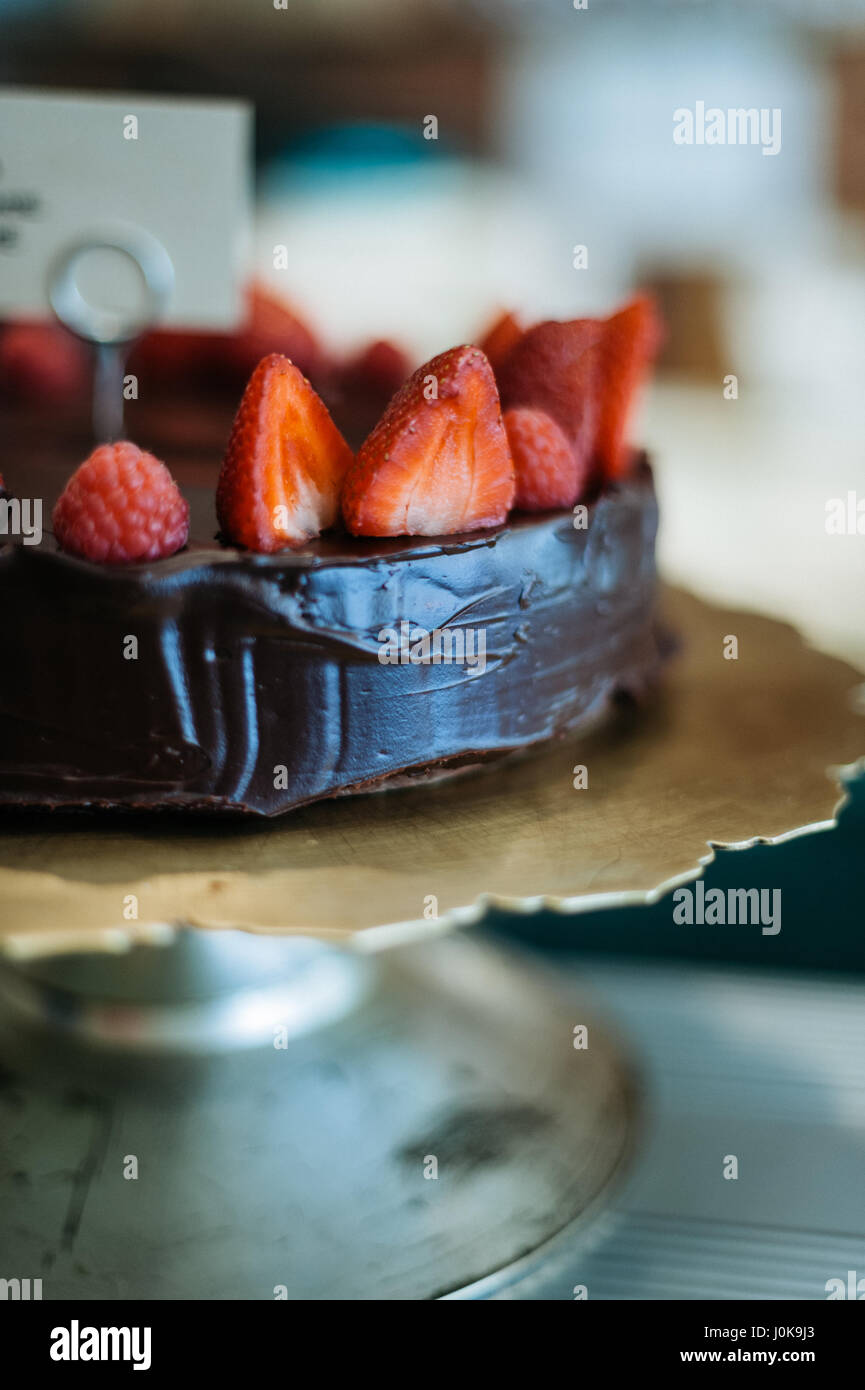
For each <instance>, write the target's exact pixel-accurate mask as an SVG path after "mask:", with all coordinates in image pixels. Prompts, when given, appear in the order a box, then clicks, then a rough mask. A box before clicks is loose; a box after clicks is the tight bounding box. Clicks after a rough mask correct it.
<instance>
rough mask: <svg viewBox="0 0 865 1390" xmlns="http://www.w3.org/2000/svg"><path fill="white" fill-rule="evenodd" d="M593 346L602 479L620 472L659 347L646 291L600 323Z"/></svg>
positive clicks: (658, 332)
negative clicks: (600, 330) (637, 403)
mask: <svg viewBox="0 0 865 1390" xmlns="http://www.w3.org/2000/svg"><path fill="white" fill-rule="evenodd" d="M602 328H603V333H602V336H601V341H600V345H599V347H598V391H599V395H598V401H599V412H598V422H597V430H596V434H595V457H596V459H597V461H598V463H599V465H600V467H601V469H602V471H603V474H604V476H605V477H607V478H617V477H620V476H621V475H622V473H625V472H626V471H627V469H628V466H629V464H630V461H631V450H630V449H629V448H628V447H627V443H628V437H627V431H628V425H629V423H630V420H631V415H632V412H633V407H634V404H635V401H636V398H637V396H638V394H639V390H640V387H641V386H642V385H643V382H644V381H645V379H646V377H647V376H648V374H649V371H650V369H651V365H652V362H653V360H654V357H655V354H656V353H657V351H658V348H659V347H660V345H661V339H662V329H661V322H660V319H659V318H658V314H657V310H656V309H655V305H654V301H653V300H652V299H650V298H649V296H648V295H638V296H637V297H636V298H635V299H633V300H631V302H630V303H629V304H626V305H625V307H624V309H620V310H619V312H618V313H617V314H613V315H612V317H611V318H608V319H607V320H606V321H605V322H604V323H603V325H602Z"/></svg>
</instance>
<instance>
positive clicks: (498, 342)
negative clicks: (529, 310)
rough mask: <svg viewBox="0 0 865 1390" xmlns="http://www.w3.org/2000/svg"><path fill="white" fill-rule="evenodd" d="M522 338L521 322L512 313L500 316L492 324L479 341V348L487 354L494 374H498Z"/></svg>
mask: <svg viewBox="0 0 865 1390" xmlns="http://www.w3.org/2000/svg"><path fill="white" fill-rule="evenodd" d="M522 336H523V330H522V328H521V327H520V324H519V321H518V320H517V318H516V315H514V314H512V313H510V312H506V313H504V314H500V315H499V317H498V318H497V319H494V321H493V322H492V323H491V324H490V326H489V328H488V329H487V330H486V332H485V333H484V334H483V335H482V337H481V338H480V339H479V341H478V347H479V348H480V350H481V352H484V353H486V355H487V357H488V358H489V361H490V366H491V367H492V369H493V371H494V372H498V370H499V367H500V366H501V365H502V363H503V362H504V360H505V358H506V357H507V355H508V353H509V352H510V350H511V348H512V347H514V345H515V344H516V343H517V342H519V340H520V338H521V337H522Z"/></svg>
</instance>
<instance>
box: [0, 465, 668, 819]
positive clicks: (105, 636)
mask: <svg viewBox="0 0 865 1390" xmlns="http://www.w3.org/2000/svg"><path fill="white" fill-rule="evenodd" d="M174 471H175V473H176V476H177V478H178V482H179V483H180V485H181V488H182V489H183V490H184V491H185V492H187V493H188V494H189V495H191V494H192V493H194V492H195V490H196V487H197V486H200V485H201V483H202V482H203V480H202V478H201V477H200V473H199V474H197V475H196V476H195V477H190V478H189V479H185V478H184V474H183V469H182V468H175V469H174ZM40 481H42V482H45V483H46V486H45V488H44V495H45V510H46V515H50V504H51V501H52V500H53V498H52V497H51V496H49V495H47V494H48V493H50V491H51V488H52V486H53V487H54V491H55V493H56V490H57V486H56V484H57V482H58V481H59V482H60V485H62V479H60V480H57V479H55V480H54V484H52V483H50V482H47V480H45V479H41V480H40V478H39V475H38V472H36V471H34V473H33V474H32V475H30V476H27V475H26V474H25V476H24V477H22V476H21V475H20V473H19V475H17V476H12V470H10V477H9V478H8V479H7V482H8V483H9V485H10V488H11V490H12V491H13V492H14V493H15V494H16V495H18V496H22V495H32V491H30V492H28V488H30V489H32V488H33V486H34V483H35V484H36V485H38V484H39V483H40ZM207 490H208V492H209V491H210V489H209V488H208V489H207ZM192 500H193V528H194V529H193V535H196V534H197V535H199V536H201V535H206V533H207V523H204V527H203V528H202V527H199V529H198V530H197V531H196V529H195V517H196V503H195V498H194V497H193V499H192ZM580 519H581V518H579V517H578V518H576V520H577V521H579V520H580ZM583 519H584V520H585V523H586V524H585V526H578V525H575V518H574V517H572V516H571V515H570V514H569V513H566V512H565V513H563V512H556V513H550V514H544V515H538V516H519V515H517V516H515V517H513V518H512V519H511V520H510V521H509V522H508V523H507V524H506V525H505V526H502V527H500V528H499V529H497V530H494V531H487V532H475V533H473V534H471V535H467V536H453V537H446V538H442V539H438V540H430V539H426V538H417V539H407V538H400V539H397V540H358V539H355V538H352V537H344V536H335V535H334V536H328V537H322V538H321V539H319V540H317V541H315V542H312V543H310V544H309V545H308V546H306V547H304V548H303V549H302V550H300V551H294V552H286V553H283V554H280V555H275V556H257V555H250V554H247V553H244V552H241V551H237V550H233V549H228V548H225V547H221V546H219V545H218V544H217V543H215V542H214V541H212V540H209V539H205V540H201V539H199V540H195V541H193V542H192V543H191V544H190V546H189V548H188V549H187V550H185V551H184V552H182V553H181V554H179V555H177V556H174V557H173V558H172V559H170V560H163V561H160V562H159V563H157V564H151V565H137V566H130V567H128V568H123V569H120V568H113V569H112V568H108V567H103V566H98V565H94V564H90V563H89V562H87V561H82V560H79V559H77V558H75V557H72V556H69V555H65V554H63V553H61V552H60V551H59V550H58V549H57V547H56V545H55V544H54V542H53V538H51V537H50V536H46V537H45V538H44V539H43V541H42V543H41V544H39V545H32V546H28V545H23V544H19V543H14V544H7V545H5V546H4V547H3V548H2V549H0V604H2V612H3V614H4V631H3V652H2V671H0V724H2V739H0V805H7V806H9V805H14V806H28V805H29V806H41V807H55V808H56V807H75V806H77V807H82V806H84V807H94V806H101V807H112V808H129V809H136V810H142V809H149V808H153V809H164V808H181V809H187V810H193V809H194V810H201V809H207V810H228V811H239V812H250V813H254V814H258V815H265V816H273V815H278V814H280V813H282V812H284V811H288V810H290V809H292V808H294V807H297V806H301V805H304V804H306V803H308V802H312V801H316V800H318V799H320V798H323V797H331V796H336V795H340V794H347V793H351V792H356V791H370V790H374V789H377V788H381V787H386V786H391V785H398V784H400V783H404V782H405V781H406V780H407V779H408V780H411V782H412V783H415V782H416V781H417V779H418V778H421V777H423V776H442V775H448V774H451V773H455V772H457V771H460V770H465V768H466V766H469V765H473V764H477V763H479V762H486V761H487V760H489V759H491V758H495V757H497V756H501V755H504V754H507V753H511V752H513V751H515V750H521V749H526V748H530V747H531V746H532V745H534V744H538V743H541V742H544V741H546V740H548V739H551V738H555V737H556V736H558V735H563V734H566V733H570V732H572V731H574V730H575V729H579V728H581V727H582V726H583V725H584V724H587V723H589V722H594V721H595V720H596V719H597V718H598V717H599V716H600V714H601V713H602V711H603V710H604V708H605V707H606V706H607V704H608V703H609V702H610V701H612V700H613V699H614V698H615V697H616V696H617V695H618V694H619V693H621V692H627V693H629V694H632V695H635V696H639V695H640V694H641V693H642V692H643V691H644V690H645V689H646V688H647V687H648V686H649V685H650V684H651V683H652V681H653V680H654V678H655V676H656V675H657V672H658V668H659V665H660V655H659V647H658V641H657V637H656V632H655V627H654V613H653V609H654V597H655V562H654V542H655V531H656V527H657V506H656V502H655V496H654V490H653V487H652V479H651V472H650V469H649V467H648V465H647V463H646V462H645V461H641V462H640V463H639V464H638V465H637V467H636V469H635V471H634V473H633V474H632V476H631V477H629V478H628V479H627V480H624V481H623V482H622V483H620V484H617V485H615V486H613V487H609V488H607V489H606V490H605V491H604V492H603V493H602V494H601V495H600V496H599V497H598V498H597V499H596V500H595V501H594V502H593V503H592V504H591V505H590V506H589V508H588V513H587V516H586V517H585V518H583Z"/></svg>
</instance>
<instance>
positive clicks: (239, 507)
mask: <svg viewBox="0 0 865 1390" xmlns="http://www.w3.org/2000/svg"><path fill="white" fill-rule="evenodd" d="M351 461H352V453H351V450H350V449H349V447H348V445H347V444H346V442H345V440H344V439H343V437H342V435H341V434H340V432H339V430H338V429H337V427H336V425H335V424H334V423H333V420H332V419H331V417H330V414H329V413H328V409H327V406H326V405H325V404H324V402H323V401H322V400H321V399H320V398H319V397H318V396H317V395H316V393H315V391H313V389H312V387H311V386H310V384H309V382H308V381H307V380H306V377H304V376H303V375H302V373H301V372H299V371H298V369H297V367H295V366H294V365H293V364H292V363H291V362H289V361H288V359H287V358H286V357H280V356H279V354H278V353H272V354H271V356H270V357H265V358H263V359H262V361H261V362H259V364H258V366H257V367H256V369H255V371H254V372H253V373H252V376H251V377H250V379H249V384H248V386H247V388H246V390H245V391H244V393H243V399H242V400H241V402H240V408H239V410H238V412H237V415H236V416H235V420H234V426H233V429H232V431H231V438H230V439H229V441H228V449H227V451H226V455H225V460H224V462H223V465H222V470H221V472H220V474H219V483H218V485H217V489H216V511H217V515H218V517H219V524H220V527H221V528H222V532H223V534H224V535H225V537H226V538H227V539H228V540H230V541H233V542H234V543H235V544H236V545H243V546H246V548H247V549H248V550H256V551H261V552H263V553H265V554H269V553H271V552H273V551H275V550H283V549H284V548H285V547H286V546H289V545H302V544H303V542H304V541H307V540H309V539H310V538H311V537H312V536H317V535H318V534H319V532H320V531H322V530H323V529H324V528H325V527H326V526H331V525H332V524H333V522H334V521H335V520H336V517H337V515H338V512H339V494H340V489H341V487H342V482H343V478H344V477H345V474H346V470H347V469H348V466H349V464H350V463H351Z"/></svg>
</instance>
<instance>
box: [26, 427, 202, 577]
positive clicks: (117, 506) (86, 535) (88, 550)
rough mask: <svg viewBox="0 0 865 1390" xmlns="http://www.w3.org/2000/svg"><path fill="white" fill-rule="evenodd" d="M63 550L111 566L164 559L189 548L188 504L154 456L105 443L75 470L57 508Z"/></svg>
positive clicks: (128, 446) (130, 446)
mask: <svg viewBox="0 0 865 1390" xmlns="http://www.w3.org/2000/svg"><path fill="white" fill-rule="evenodd" d="M54 534H55V536H56V537H57V540H58V542H59V544H60V545H61V546H62V547H63V549H64V550H68V551H71V553H72V554H73V555H82V556H83V557H84V559H85V560H95V561H97V562H99V563H102V564H107V565H126V564H131V563H133V562H135V561H137V560H162V559H165V557H166V556H168V555H173V554H174V553H175V551H177V550H180V549H181V547H182V546H184V545H185V544H186V539H187V536H188V534H189V506H188V504H187V502H186V501H185V500H184V498H183V497H181V495H180V492H179V490H178V487H177V484H176V483H175V481H174V479H173V478H172V476H171V474H170V473H169V471H168V469H167V468H166V467H165V464H164V463H160V462H159V460H158V459H156V458H154V457H153V455H152V454H146V453H144V452H143V450H141V449H139V448H138V447H137V446H136V445H135V444H130V443H128V442H126V441H125V440H124V441H121V442H120V443H118V444H101V445H100V446H99V448H98V449H94V451H93V453H92V454H91V455H90V457H89V458H88V459H86V460H85V462H84V463H82V465H81V467H80V468H78V469H76V471H75V472H74V473H73V474H72V477H71V478H70V479H69V482H68V483H67V484H66V487H65V488H64V489H63V493H62V495H61V496H60V499H59V500H58V502H57V505H56V507H55V508H54Z"/></svg>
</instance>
